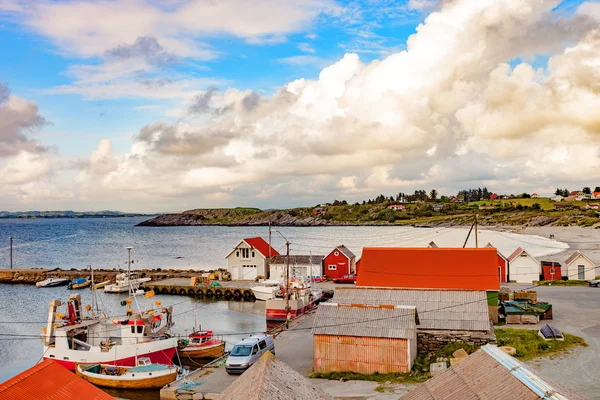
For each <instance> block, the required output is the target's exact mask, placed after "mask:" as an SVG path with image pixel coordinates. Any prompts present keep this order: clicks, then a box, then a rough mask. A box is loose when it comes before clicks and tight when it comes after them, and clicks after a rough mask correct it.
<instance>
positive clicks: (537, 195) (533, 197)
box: [531, 193, 540, 199]
mask: <svg viewBox="0 0 600 400" xmlns="http://www.w3.org/2000/svg"><path fill="white" fill-rule="evenodd" d="M539 197H540V195H539V194H537V193H531V198H532V199H538V198H539Z"/></svg>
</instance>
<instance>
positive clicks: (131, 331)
mask: <svg viewBox="0 0 600 400" xmlns="http://www.w3.org/2000/svg"><path fill="white" fill-rule="evenodd" d="M92 293H93V292H92ZM128 302H129V300H128ZM93 303H94V302H93V301H92V304H93ZM61 305H62V303H61V301H60V300H51V301H50V308H49V312H48V325H47V327H46V328H44V330H43V333H42V335H41V339H42V341H43V343H44V348H43V349H44V351H43V358H44V359H50V360H54V361H56V362H57V363H59V364H61V365H62V366H63V367H65V368H67V369H70V370H71V371H74V370H75V367H76V364H81V363H84V364H111V365H119V366H124V367H128V366H131V367H133V366H135V365H136V360H137V359H138V358H139V357H148V358H150V361H151V362H152V363H156V364H168V365H171V364H172V361H171V360H172V358H173V355H174V354H175V351H176V349H177V339H176V338H174V337H171V335H170V334H169V329H170V328H171V327H172V326H173V322H172V313H173V307H163V308H162V309H160V302H159V301H157V302H155V305H156V306H157V307H159V308H158V310H154V309H149V310H146V311H140V312H137V313H134V312H133V310H131V308H129V309H128V310H127V314H128V316H127V317H124V318H121V319H119V318H115V319H110V318H106V317H100V316H99V315H98V313H97V312H94V311H93V310H92V307H91V306H90V305H88V306H86V307H85V310H86V313H87V314H88V315H84V311H83V308H82V305H81V296H80V295H79V294H73V295H71V296H70V297H69V301H68V302H67V304H66V306H67V307H66V308H67V311H66V313H65V315H64V316H63V314H62V313H59V312H57V310H58V307H60V306H61ZM96 308H97V305H96Z"/></svg>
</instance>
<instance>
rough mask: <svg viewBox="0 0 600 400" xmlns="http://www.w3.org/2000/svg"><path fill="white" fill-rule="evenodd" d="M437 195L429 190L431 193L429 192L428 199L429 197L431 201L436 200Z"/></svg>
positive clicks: (432, 190) (435, 191)
mask: <svg viewBox="0 0 600 400" xmlns="http://www.w3.org/2000/svg"><path fill="white" fill-rule="evenodd" d="M437 195H438V192H437V190H435V189H431V192H429V197H431V200H435V199H437Z"/></svg>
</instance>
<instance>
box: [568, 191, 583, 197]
mask: <svg viewBox="0 0 600 400" xmlns="http://www.w3.org/2000/svg"><path fill="white" fill-rule="evenodd" d="M581 194H583V192H582V191H581V190H573V191H572V192H571V193H569V196H577V195H581Z"/></svg>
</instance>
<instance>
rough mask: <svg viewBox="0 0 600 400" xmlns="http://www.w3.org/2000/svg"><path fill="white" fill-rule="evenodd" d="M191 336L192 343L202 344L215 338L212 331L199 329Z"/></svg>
mask: <svg viewBox="0 0 600 400" xmlns="http://www.w3.org/2000/svg"><path fill="white" fill-rule="evenodd" d="M189 337H190V344H191V345H201V344H205V343H208V342H210V341H211V340H212V338H213V333H212V331H197V332H194V333H192V334H191V335H190V336H189Z"/></svg>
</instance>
